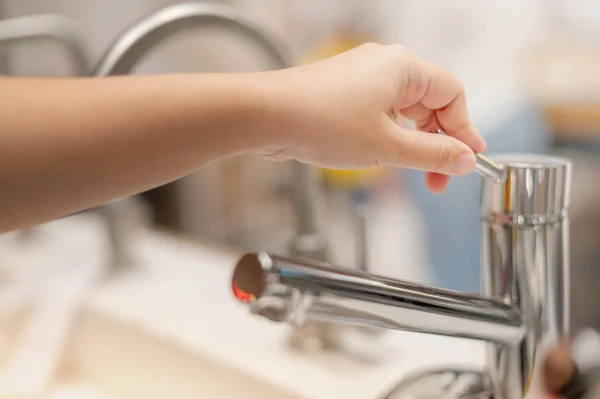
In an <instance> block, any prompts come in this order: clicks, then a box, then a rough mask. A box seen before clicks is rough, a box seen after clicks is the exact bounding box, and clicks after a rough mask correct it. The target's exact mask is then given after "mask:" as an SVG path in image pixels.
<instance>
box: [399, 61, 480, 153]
mask: <svg viewBox="0 0 600 399" xmlns="http://www.w3.org/2000/svg"><path fill="white" fill-rule="evenodd" d="M411 63H412V65H411V66H410V67H409V68H408V73H409V79H408V82H418V81H422V80H423V76H422V75H423V74H425V75H426V78H427V86H426V89H425V91H424V92H423V94H422V96H421V98H420V99H419V100H418V102H417V104H419V105H420V106H422V107H424V108H426V109H427V110H429V111H430V112H433V113H435V116H436V118H430V119H437V123H439V125H440V126H436V127H438V128H441V129H442V130H444V131H445V132H446V133H447V134H448V135H450V136H453V137H455V138H457V139H458V140H460V141H462V142H463V143H465V144H467V145H468V146H469V147H471V148H472V149H473V151H475V152H481V151H483V150H484V149H485V142H484V141H483V139H482V138H481V136H480V135H479V133H477V131H476V130H475V129H474V128H473V125H472V124H471V119H470V118H469V113H468V110H467V102H466V97H465V90H464V87H463V85H462V83H461V82H460V80H458V78H457V77H456V76H454V75H453V74H452V73H450V72H449V71H447V70H446V69H444V68H442V67H440V66H439V65H436V64H433V63H431V62H429V61H427V60H425V59H423V58H421V57H418V56H415V57H414V58H413V60H411ZM411 74H418V75H421V76H410V75H411ZM415 105H416V104H415ZM432 122H433V121H432ZM429 127H433V126H429Z"/></svg>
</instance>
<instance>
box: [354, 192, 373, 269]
mask: <svg viewBox="0 0 600 399" xmlns="http://www.w3.org/2000/svg"><path fill="white" fill-rule="evenodd" d="M352 210H353V213H354V215H353V216H354V226H355V229H356V234H355V236H356V240H355V244H354V245H355V246H356V269H357V270H360V271H362V272H366V271H369V233H368V205H367V204H366V203H359V204H355V205H354V207H353V209H352Z"/></svg>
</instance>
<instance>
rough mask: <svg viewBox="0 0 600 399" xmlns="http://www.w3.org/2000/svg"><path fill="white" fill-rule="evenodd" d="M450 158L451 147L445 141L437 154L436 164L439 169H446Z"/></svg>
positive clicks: (440, 145)
mask: <svg viewBox="0 0 600 399" xmlns="http://www.w3.org/2000/svg"><path fill="white" fill-rule="evenodd" d="M449 159H450V149H449V148H448V146H447V145H446V144H445V143H440V144H439V145H438V148H437V153H436V156H435V166H436V168H437V169H444V168H445V167H446V166H447V165H448V160H449Z"/></svg>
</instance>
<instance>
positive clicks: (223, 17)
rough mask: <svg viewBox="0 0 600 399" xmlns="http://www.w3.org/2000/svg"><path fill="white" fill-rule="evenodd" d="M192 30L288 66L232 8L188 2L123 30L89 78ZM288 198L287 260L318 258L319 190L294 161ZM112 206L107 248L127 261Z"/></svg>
mask: <svg viewBox="0 0 600 399" xmlns="http://www.w3.org/2000/svg"><path fill="white" fill-rule="evenodd" d="M197 28H220V29H225V30H229V31H233V32H235V33H237V34H239V35H240V36H241V37H242V38H245V39H249V40H251V41H252V42H254V43H255V44H257V45H258V46H259V47H260V48H261V49H262V51H263V52H264V53H265V54H266V55H267V56H268V58H269V61H270V63H271V67H272V68H274V69H281V68H288V67H291V66H292V65H293V63H292V61H291V59H290V56H289V55H287V54H286V53H285V52H284V51H283V50H282V49H281V48H280V47H279V46H278V45H277V44H276V43H277V42H276V40H274V38H273V37H271V36H270V35H268V34H266V33H265V32H263V30H262V29H261V27H260V26H259V25H258V24H257V23H255V22H253V21H251V20H250V19H248V18H246V16H245V15H243V14H242V13H240V12H239V11H237V10H236V9H235V8H233V7H230V6H226V5H222V4H216V3H212V2H189V3H181V4H175V5H171V6H167V7H165V8H163V9H161V10H159V11H157V12H155V13H153V14H151V15H149V16H147V17H145V18H143V19H141V20H140V21H138V22H137V23H135V24H134V25H133V26H131V27H130V28H128V29H127V30H126V31H125V32H124V33H123V34H121V35H120V36H119V37H118V38H117V39H116V41H115V42H114V43H113V44H112V46H111V47H110V48H109V50H108V51H107V52H106V53H105V55H104V56H103V57H102V59H101V60H100V62H99V64H98V65H97V66H96V68H95V69H94V73H93V74H94V75H95V76H98V77H104V76H110V75H123V74H129V73H131V71H132V70H133V68H134V67H135V66H136V65H137V64H138V63H139V62H140V61H141V60H142V59H143V58H144V56H146V55H147V54H148V53H149V52H150V51H151V50H153V49H155V48H156V46H158V45H159V44H161V43H162V42H164V41H165V40H166V39H168V38H170V37H172V36H174V35H175V34H177V33H180V32H182V31H186V30H190V29H197ZM291 195H292V201H293V209H294V213H295V219H296V230H295V235H294V238H293V240H292V242H291V244H290V252H291V253H292V255H293V256H301V257H308V258H311V259H318V260H324V259H325V253H326V243H325V239H324V236H323V234H322V232H321V230H320V226H319V225H318V223H317V221H318V220H319V218H318V208H319V206H320V205H319V202H320V198H319V187H318V180H317V178H316V175H315V171H314V169H313V168H312V167H311V166H308V165H305V164H301V163H299V162H295V163H294V165H293V169H292V185H291ZM115 208H116V204H114V203H113V204H109V205H107V206H106V207H105V209H104V212H105V214H106V216H107V218H108V220H109V221H110V223H109V229H110V230H111V231H112V236H113V237H115V240H113V241H114V243H113V246H114V247H115V248H117V249H118V251H119V252H120V254H118V257H121V258H127V257H128V256H127V255H126V252H127V248H128V244H127V234H126V233H125V232H124V231H123V228H122V227H119V224H118V223H119V222H118V220H119V216H118V212H116V209H115Z"/></svg>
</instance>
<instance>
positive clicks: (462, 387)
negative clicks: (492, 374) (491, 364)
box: [378, 369, 493, 399]
mask: <svg viewBox="0 0 600 399" xmlns="http://www.w3.org/2000/svg"><path fill="white" fill-rule="evenodd" d="M491 391H492V385H491V381H490V378H489V376H488V375H487V374H485V373H482V372H479V371H473V370H467V369H440V370H429V371H426V372H421V373H418V374H415V375H412V376H409V377H407V378H406V379H405V380H403V381H402V382H401V383H400V384H398V385H396V386H395V387H393V388H392V389H391V390H390V391H389V392H388V393H386V394H384V395H383V396H381V398H378V399H407V398H414V399H417V398H418V399H452V398H457V397H460V398H468V399H492V398H493V396H492V394H491Z"/></svg>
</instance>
